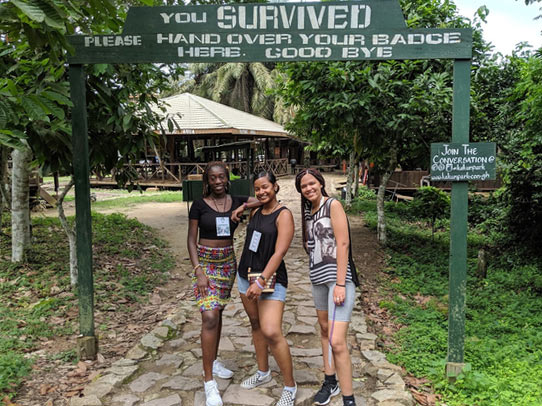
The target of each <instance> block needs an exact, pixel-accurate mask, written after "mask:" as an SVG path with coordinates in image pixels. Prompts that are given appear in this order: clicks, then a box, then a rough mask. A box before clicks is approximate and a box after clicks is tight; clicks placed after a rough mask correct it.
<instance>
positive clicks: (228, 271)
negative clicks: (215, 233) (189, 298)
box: [192, 244, 237, 312]
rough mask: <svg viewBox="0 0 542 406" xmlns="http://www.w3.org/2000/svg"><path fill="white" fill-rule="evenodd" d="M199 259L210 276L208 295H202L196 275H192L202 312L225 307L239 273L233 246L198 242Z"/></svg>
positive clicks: (195, 294) (193, 285)
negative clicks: (211, 245)
mask: <svg viewBox="0 0 542 406" xmlns="http://www.w3.org/2000/svg"><path fill="white" fill-rule="evenodd" d="M198 260H199V263H200V264H201V267H202V269H203V271H204V272H205V275H207V277H208V278H209V288H208V289H207V296H206V297H202V296H201V295H200V293H199V290H198V285H197V279H196V275H195V274H194V275H192V288H193V290H194V296H195V297H196V302H197V304H198V307H199V310H200V312H204V311H207V310H215V309H223V308H224V307H225V306H226V304H227V303H228V301H229V299H230V296H231V288H232V286H233V283H234V281H235V274H236V273H237V260H236V259H235V252H234V251H233V246H228V247H223V248H211V247H206V246H205V245H199V244H198Z"/></svg>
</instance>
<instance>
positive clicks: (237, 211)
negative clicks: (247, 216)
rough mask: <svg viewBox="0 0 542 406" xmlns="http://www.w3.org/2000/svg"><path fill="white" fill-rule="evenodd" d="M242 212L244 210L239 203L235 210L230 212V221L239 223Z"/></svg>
mask: <svg viewBox="0 0 542 406" xmlns="http://www.w3.org/2000/svg"><path fill="white" fill-rule="evenodd" d="M244 212H245V206H244V205H241V206H239V207H238V208H236V209H235V210H233V211H232V212H231V221H233V222H234V223H239V222H240V221H241V216H242V215H243V213H244Z"/></svg>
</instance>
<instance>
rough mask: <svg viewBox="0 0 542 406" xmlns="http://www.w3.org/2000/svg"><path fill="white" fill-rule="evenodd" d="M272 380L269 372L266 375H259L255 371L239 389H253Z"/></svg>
mask: <svg viewBox="0 0 542 406" xmlns="http://www.w3.org/2000/svg"><path fill="white" fill-rule="evenodd" d="M271 379H272V377H271V371H268V373H267V375H260V374H259V373H258V372H257V371H256V373H255V374H254V375H252V376H250V377H248V378H247V379H245V380H244V381H243V382H242V383H241V388H245V389H254V388H255V387H256V386H260V385H263V384H264V383H267V382H269V381H270V380H271Z"/></svg>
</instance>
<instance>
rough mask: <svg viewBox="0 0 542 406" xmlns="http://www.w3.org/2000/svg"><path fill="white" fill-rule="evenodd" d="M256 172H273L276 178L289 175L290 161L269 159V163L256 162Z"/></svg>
mask: <svg viewBox="0 0 542 406" xmlns="http://www.w3.org/2000/svg"><path fill="white" fill-rule="evenodd" d="M254 171H255V172H259V171H270V172H273V173H274V174H275V176H284V175H288V159H287V158H279V159H268V160H267V161H263V162H256V163H254Z"/></svg>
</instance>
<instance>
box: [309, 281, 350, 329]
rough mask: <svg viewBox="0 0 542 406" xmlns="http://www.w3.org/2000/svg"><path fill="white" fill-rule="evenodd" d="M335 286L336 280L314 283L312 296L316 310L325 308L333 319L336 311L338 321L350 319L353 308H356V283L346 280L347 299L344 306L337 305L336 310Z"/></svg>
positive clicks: (329, 317)
mask: <svg viewBox="0 0 542 406" xmlns="http://www.w3.org/2000/svg"><path fill="white" fill-rule="evenodd" d="M334 288H335V282H328V283H324V284H321V285H312V298H313V300H314V306H315V307H316V310H323V311H327V312H328V319H329V320H332V319H333V312H335V320H336V321H350V316H351V315H352V309H354V302H355V299H356V285H354V284H353V283H352V282H351V281H347V282H346V292H345V296H346V297H345V299H344V303H343V304H342V306H337V310H335V303H334V301H333V289H334Z"/></svg>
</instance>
